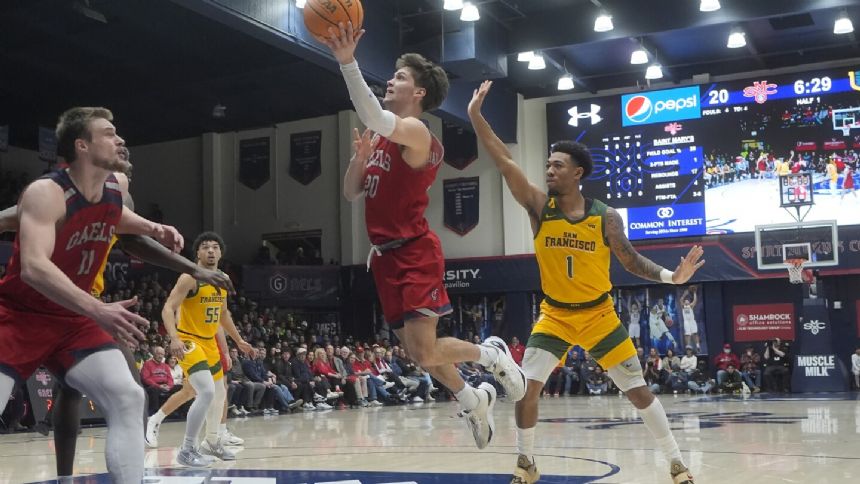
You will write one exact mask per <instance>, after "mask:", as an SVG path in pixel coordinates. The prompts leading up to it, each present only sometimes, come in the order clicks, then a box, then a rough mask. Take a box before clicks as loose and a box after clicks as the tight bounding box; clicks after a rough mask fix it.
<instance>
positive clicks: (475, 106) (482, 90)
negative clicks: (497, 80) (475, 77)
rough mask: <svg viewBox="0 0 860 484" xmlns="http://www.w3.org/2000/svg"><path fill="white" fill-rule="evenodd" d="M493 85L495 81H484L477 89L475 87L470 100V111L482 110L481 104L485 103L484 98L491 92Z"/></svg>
mask: <svg viewBox="0 0 860 484" xmlns="http://www.w3.org/2000/svg"><path fill="white" fill-rule="evenodd" d="M491 87H493V81H484V82H482V83H481V85H480V86H478V88H477V89H475V91H474V92H473V93H472V100H471V101H469V112H470V113H478V112H480V111H481V106H482V105H483V104H484V98H486V97H487V93H488V92H490V88H491Z"/></svg>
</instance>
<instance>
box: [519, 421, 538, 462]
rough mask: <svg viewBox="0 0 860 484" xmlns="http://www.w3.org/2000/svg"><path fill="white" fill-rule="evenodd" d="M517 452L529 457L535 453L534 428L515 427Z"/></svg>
mask: <svg viewBox="0 0 860 484" xmlns="http://www.w3.org/2000/svg"><path fill="white" fill-rule="evenodd" d="M517 452H518V453H520V454H522V455H524V456H526V457H528V458H529V459H531V457H532V455H534V453H535V428H534V427H532V428H530V429H521V428H519V427H517Z"/></svg>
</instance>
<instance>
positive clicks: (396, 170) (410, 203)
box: [364, 134, 445, 244]
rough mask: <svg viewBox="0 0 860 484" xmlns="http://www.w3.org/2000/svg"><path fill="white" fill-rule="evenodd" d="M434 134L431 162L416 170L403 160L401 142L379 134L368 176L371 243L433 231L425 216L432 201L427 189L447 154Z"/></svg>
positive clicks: (367, 216)
mask: <svg viewBox="0 0 860 484" xmlns="http://www.w3.org/2000/svg"><path fill="white" fill-rule="evenodd" d="M430 137H431V141H430V157H429V159H428V160H427V165H426V166H425V167H424V168H420V169H414V168H412V167H410V166H409V165H408V164H406V161H404V160H403V154H402V153H401V151H400V145H398V144H397V143H395V142H393V141H391V140H389V139H388V138H385V137H383V136H376V139H375V141H374V150H373V153H372V154H371V155H370V159H369V160H368V161H367V170H366V172H365V176H364V198H365V206H364V220H365V222H366V224H367V235H368V237H369V238H370V241H371V243H373V244H384V243H385V242H390V241H392V240H397V239H410V238H413V237H418V236H419V235H422V234H424V233H426V232H427V231H428V230H429V229H428V226H427V219H425V218H424V211H425V210H426V209H427V205H428V204H429V203H430V197H429V196H428V195H427V190H429V189H430V186H431V185H433V181H434V180H436V172H437V171H439V165H440V164H441V163H442V157H443V156H444V154H445V150H444V148H442V143H440V142H439V140H438V139H437V138H436V137H435V136H433V135H432V134H431V135H430Z"/></svg>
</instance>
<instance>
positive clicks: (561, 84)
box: [558, 74, 573, 91]
mask: <svg viewBox="0 0 860 484" xmlns="http://www.w3.org/2000/svg"><path fill="white" fill-rule="evenodd" d="M571 89H573V76H571V75H570V74H565V75H563V76H561V77H559V78H558V90H559V91H570V90H571Z"/></svg>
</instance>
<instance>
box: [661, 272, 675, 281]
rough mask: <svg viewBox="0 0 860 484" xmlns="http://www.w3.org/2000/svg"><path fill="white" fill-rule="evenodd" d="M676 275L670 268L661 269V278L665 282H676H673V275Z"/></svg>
mask: <svg viewBox="0 0 860 484" xmlns="http://www.w3.org/2000/svg"><path fill="white" fill-rule="evenodd" d="M674 275H675V273H674V272H672V271H670V270H669V269H663V270H661V271H660V280H661V281H663V282H665V283H666V284H674V282H672V276H674Z"/></svg>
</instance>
